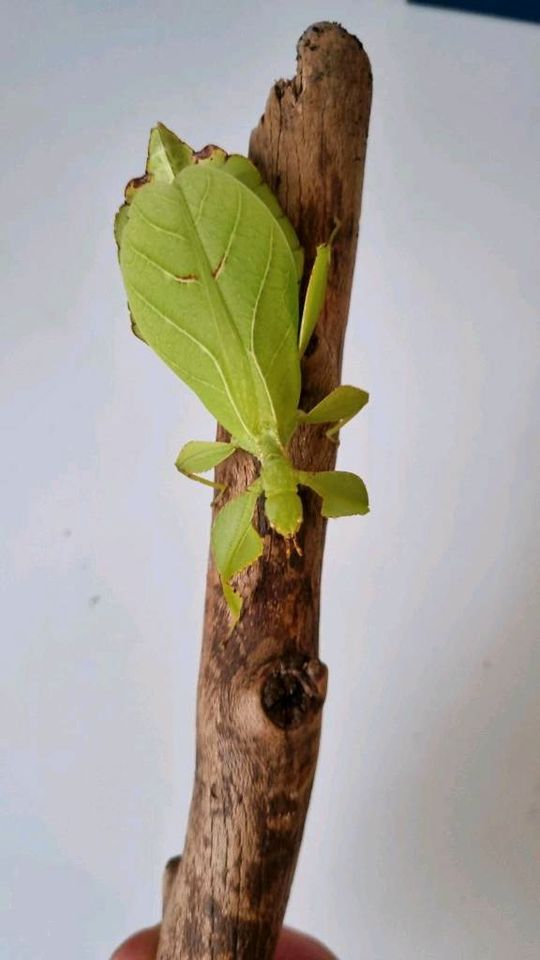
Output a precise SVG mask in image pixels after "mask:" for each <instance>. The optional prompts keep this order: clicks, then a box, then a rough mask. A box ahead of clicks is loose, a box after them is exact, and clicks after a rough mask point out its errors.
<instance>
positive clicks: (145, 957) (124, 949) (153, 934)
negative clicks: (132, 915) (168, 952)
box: [111, 924, 159, 960]
mask: <svg viewBox="0 0 540 960" xmlns="http://www.w3.org/2000/svg"><path fill="white" fill-rule="evenodd" d="M158 940H159V924H158V925H157V926H155V927H147V928H146V930H140V931H139V932H138V933H134V934H133V936H132V937H129V938H128V939H127V940H124V942H123V943H122V944H121V945H120V946H119V947H118V948H117V949H116V950H115V951H114V953H113V955H112V957H111V960H155V957H156V954H157V948H158Z"/></svg>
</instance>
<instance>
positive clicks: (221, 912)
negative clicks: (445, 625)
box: [158, 23, 371, 960]
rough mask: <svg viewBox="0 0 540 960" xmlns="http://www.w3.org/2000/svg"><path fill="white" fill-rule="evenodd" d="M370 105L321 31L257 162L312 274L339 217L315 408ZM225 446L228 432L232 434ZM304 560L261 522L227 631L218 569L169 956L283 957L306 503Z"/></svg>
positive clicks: (316, 530) (331, 353)
mask: <svg viewBox="0 0 540 960" xmlns="http://www.w3.org/2000/svg"><path fill="white" fill-rule="evenodd" d="M370 103H371V70H370V65H369V61H368V58H367V56H366V54H365V52H364V50H363V49H362V46H361V44H360V43H359V41H358V40H357V39H356V38H355V37H352V36H350V35H349V34H348V33H347V32H346V31H345V30H344V29H343V28H342V27H340V26H339V25H338V24H332V23H319V24H315V25H314V26H312V27H310V28H309V29H308V30H307V31H306V32H305V33H304V35H303V36H302V37H301V39H300V41H299V44H298V68H297V73H296V76H295V77H294V78H293V79H292V80H287V81H283V80H281V81H279V82H278V83H276V84H275V85H274V87H273V89H272V90H271V92H270V96H269V99H268V102H267V105H266V110H265V113H264V115H263V116H262V117H261V120H260V123H259V125H258V127H257V128H256V129H255V130H254V131H253V134H252V137H251V142H250V150H249V153H250V157H251V159H252V160H253V161H254V162H255V163H256V164H257V166H258V168H259V169H260V171H261V173H262V175H263V176H264V178H265V179H266V180H267V182H268V183H269V184H270V186H271V188H272V189H273V190H274V191H275V193H276V194H277V196H278V197H279V199H280V201H281V204H282V206H283V208H284V209H285V212H286V213H287V215H288V216H289V218H290V220H291V221H292V223H293V224H294V226H295V227H296V229H297V230H298V233H299V236H300V239H301V242H302V244H303V245H304V248H305V251H306V257H307V263H306V276H308V275H309V270H310V267H311V263H312V262H313V257H314V253H315V247H316V245H317V244H318V243H321V242H323V241H325V240H327V239H328V237H329V236H330V233H331V231H332V228H333V226H334V223H335V221H336V219H339V221H340V222H341V227H340V230H339V233H338V236H337V238H336V243H335V248H334V256H333V267H332V270H331V276H330V284H329V291H328V296H327V300H326V306H325V310H324V315H323V317H322V318H321V320H320V321H319V325H318V327H317V330H316V332H315V334H314V336H313V339H312V342H311V344H310V347H309V350H308V352H307V354H306V356H305V359H304V362H303V384H304V386H303V395H302V407H303V409H309V408H310V407H311V406H313V405H314V404H315V403H317V402H318V401H319V400H321V399H322V397H323V396H325V395H326V394H327V393H329V392H330V390H332V389H333V388H334V387H335V386H337V384H338V383H339V381H340V370H341V355H342V347H343V337H344V333H345V325H346V321H347V314H348V308H349V299H350V291H351V284H352V277H353V270H354V262H355V253H356V243H357V236H358V222H359V217H360V201H361V191H362V179H363V171H364V160H365V151H366V139H367V130H368V120H369V111H370ZM218 436H220V437H221V438H223V434H222V433H221V431H218ZM335 458H336V445H335V444H334V443H332V442H331V441H329V440H327V439H326V437H325V436H324V430H323V429H322V428H321V429H320V430H318V429H316V428H314V427H309V428H304V429H303V430H302V431H299V433H298V434H297V436H296V438H295V441H294V448H293V460H294V462H295V464H296V465H297V466H298V467H301V468H302V469H310V470H329V469H332V467H333V466H334V464H335ZM254 471H255V464H254V461H253V459H252V458H250V457H249V456H247V455H244V454H237V455H235V457H234V458H232V460H231V461H228V462H227V463H226V464H224V465H223V466H222V467H221V468H220V469H219V471H218V473H219V477H218V479H219V480H220V482H225V483H227V484H228V490H229V492H230V494H231V495H234V494H235V493H236V492H237V491H238V490H239V489H243V488H244V487H245V486H246V484H247V483H248V482H250V481H251V479H252V478H253V476H254ZM303 501H304V513H305V520H304V524H303V526H302V529H301V532H300V546H301V550H302V554H298V555H297V554H293V555H292V556H287V552H286V549H285V544H284V541H283V540H282V539H281V538H280V537H279V536H277V535H276V534H274V533H272V532H271V531H270V530H269V529H268V528H267V527H266V526H265V522H264V518H263V517H262V516H260V517H259V529H260V531H261V533H263V534H265V535H266V536H265V539H266V549H265V554H264V556H263V558H262V559H261V561H259V562H258V563H257V564H256V565H255V566H254V567H253V568H251V569H250V570H248V571H247V573H246V574H244V575H243V576H242V577H241V578H240V584H239V587H240V590H241V592H242V594H243V596H244V597H245V598H246V600H245V606H244V612H243V615H242V618H241V620H240V623H239V624H238V626H237V628H236V629H235V631H234V633H233V634H232V636H231V637H230V638H229V637H228V615H227V611H226V608H225V604H224V601H223V595H222V590H221V587H220V585H219V583H218V579H217V576H216V572H215V570H214V567H213V565H212V562H211V561H210V564H209V569H208V581H207V595H206V610H205V623H204V635H203V644H202V657H201V667H200V675H199V686H198V706H197V760H196V773H195V785H194V791H193V798H192V803H191V810H190V816H189V824H188V830H187V838H186V844H185V849H184V853H183V856H182V860H181V862H180V865H179V866H178V861H177V860H176V861H171V862H170V864H169V865H168V869H167V874H166V881H165V883H164V889H165V891H166V905H165V911H164V919H163V924H162V934H161V941H160V947H159V952H158V960H218V958H219V960H271V958H272V957H273V956H274V951H275V945H276V941H277V937H278V935H279V931H280V928H281V924H282V920H283V915H284V912H285V907H286V904H287V899H288V896H289V890H290V885H291V881H292V877H293V873H294V869H295V865H296V860H297V856H298V850H299V847H300V842H301V838H302V832H303V828H304V820H305V816H306V813H307V808H308V803H309V797H310V793H311V787H312V783H313V777H314V773H315V766H316V761H317V754H318V747H319V734H320V723H321V707H322V705H323V702H324V697H325V692H326V667H325V666H324V665H323V664H322V663H321V662H320V660H319V659H318V622H319V596H320V582H321V564H322V556H323V547H324V535H325V522H324V521H323V519H322V518H321V515H320V501H317V498H316V497H315V496H314V495H313V494H309V492H307V491H306V492H305V493H304V494H303Z"/></svg>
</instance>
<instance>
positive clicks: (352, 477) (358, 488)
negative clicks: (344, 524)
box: [298, 470, 369, 517]
mask: <svg viewBox="0 0 540 960" xmlns="http://www.w3.org/2000/svg"><path fill="white" fill-rule="evenodd" d="M298 482H299V483H301V484H303V485H304V486H305V487H310V488H311V490H314V491H315V493H318V494H319V496H320V497H322V507H321V513H322V515H323V517H351V516H353V515H354V514H365V513H369V499H368V492H367V490H366V486H365V484H364V481H363V480H361V479H360V477H357V476H356V474H355V473H348V472H346V471H345V470H321V471H320V472H319V473H308V472H305V471H299V472H298Z"/></svg>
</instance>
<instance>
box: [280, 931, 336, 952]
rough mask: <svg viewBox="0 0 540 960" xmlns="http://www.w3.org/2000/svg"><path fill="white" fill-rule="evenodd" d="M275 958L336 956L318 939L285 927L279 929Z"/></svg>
mask: <svg viewBox="0 0 540 960" xmlns="http://www.w3.org/2000/svg"><path fill="white" fill-rule="evenodd" d="M275 960H337V958H336V956H335V954H334V953H331V952H330V950H328V948H327V947H325V946H324V944H322V943H321V942H320V941H319V940H314V939H313V937H308V936H307V934H305V933H299V932H298V931H297V930H289V929H288V928H286V927H285V928H284V929H283V930H282V931H281V936H280V938H279V943H278V945H277V950H276V955H275Z"/></svg>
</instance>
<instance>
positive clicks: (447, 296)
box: [0, 0, 540, 960]
mask: <svg viewBox="0 0 540 960" xmlns="http://www.w3.org/2000/svg"><path fill="white" fill-rule="evenodd" d="M328 17H332V18H334V19H339V20H341V22H343V23H344V25H345V26H347V27H348V28H349V29H350V30H351V31H353V32H355V33H357V34H358V36H359V37H360V38H361V39H362V41H363V42H364V44H365V46H366V48H367V50H368V52H369V54H370V57H371V59H372V64H373V70H374V75H375V95H374V103H373V114H372V125H371V132H370V141H369V150H368V164H367V170H366V184H365V193H364V208H363V217H362V229H361V239H360V248H359V260H358V268H357V273H356V281H355V289H354V296H353V301H352V307H351V315H350V327H349V333H348V337H347V343H346V357H345V371H344V374H345V380H346V381H347V382H352V383H357V384H359V385H361V386H364V387H366V388H368V389H369V390H370V392H371V395H372V403H370V405H369V407H368V408H367V410H366V411H365V412H363V413H362V415H361V417H359V418H358V420H357V421H355V422H354V424H351V425H350V426H349V427H348V428H347V430H346V432H345V433H344V436H343V442H342V446H341V449H340V463H341V466H342V467H344V468H345V467H346V468H349V469H355V470H358V471H359V472H360V473H361V474H362V475H363V476H364V477H365V479H366V481H367V483H368V487H369V489H370V492H371V497H372V504H373V510H372V513H371V515H370V516H369V517H368V518H365V519H353V520H342V521H334V522H333V523H332V524H331V527H330V530H329V538H328V549H327V554H326V561H325V576H324V596H323V616H322V655H323V658H324V659H325V660H326V661H327V663H328V665H329V668H330V676H331V681H330V689H329V699H328V704H327V707H326V713H325V728H324V737H323V743H322V751H321V758H320V764H319V769H318V775H317V781H316V787H315V791H314V796H313V803H312V806H311V810H310V814H309V819H308V825H307V830H306V836H305V844H304V847H303V851H302V855H301V860H300V865H299V869H298V873H297V877H296V881H295V886H294V892H293V896H292V899H291V903H290V908H289V914H288V919H289V922H291V923H293V924H295V925H297V926H299V927H302V928H304V929H307V930H310V931H311V932H312V933H314V934H317V935H318V936H319V937H321V938H322V939H324V940H326V941H327V942H328V943H329V945H330V946H332V947H333V948H334V950H335V951H336V953H337V954H338V955H339V957H340V958H341V960H364V958H365V960H456V958H458V957H459V958H463V960H533V958H534V960H536V958H537V957H538V956H539V955H540V905H539V900H540V857H539V854H540V698H539V680H540V657H539V647H538V643H537V636H536V627H535V620H536V622H537V620H538V602H537V595H536V590H535V587H536V583H537V580H536V572H535V565H536V563H537V550H536V546H537V542H538V532H539V531H538V520H537V515H538V502H537V497H536V493H537V487H538V469H539V465H540V464H539V459H540V458H539V447H538V426H539V422H538V421H539V418H538V392H537V387H538V369H539V367H538V357H539V346H540V344H539V339H540V338H539V335H538V305H539V299H540V298H539V271H538V256H537V253H538V240H539V236H538V231H537V216H538V200H539V195H538V182H539V177H538V171H539V160H540V143H539V130H540V125H539V116H538V70H539V66H540V33H539V31H538V29H537V28H535V27H534V26H531V25H526V24H516V23H512V22H509V21H502V20H493V19H490V18H488V17H471V16H467V15H462V14H458V13H446V12H442V11H429V10H427V9H425V8H422V7H411V6H408V5H406V4H405V3H404V2H401V0H386V2H381V0H349V2H341V3H338V2H336V3H332V2H330V0H327V2H326V3H319V2H308V0H295V2H294V3H292V2H289V0H287V2H285V0H277V2H275V0H274V2H272V3H268V4H264V5H262V6H261V7H258V6H257V5H256V4H253V3H249V2H247V0H245V2H241V0H238V2H236V3H233V2H225V3H224V4H211V3H208V2H207V0H199V2H197V3H191V2H190V3H188V2H185V0H180V2H178V0H176V2H164V0H161V2H157V3H150V2H132V3H127V2H122V0H119V2H108V3H105V2H101V3H99V2H97V3H94V2H87V3H85V2H67V0H64V2H52V0H49V2H46V3H42V4H38V3H37V2H27V0H18V2H17V3H16V4H14V5H13V6H12V7H10V9H9V13H7V17H6V15H4V18H3V21H2V32H3V43H4V45H5V48H6V49H5V53H4V55H3V58H2V62H3V67H2V69H3V72H4V75H5V77H4V91H5V103H4V109H5V114H6V115H5V125H4V134H3V151H2V152H3V160H2V174H1V177H0V187H1V190H2V194H3V199H2V205H1V211H2V226H3V227H5V231H4V240H3V244H4V252H3V255H2V260H1V263H2V271H3V279H2V299H1V303H2V308H3V319H2V357H1V363H2V371H1V377H0V392H1V394H2V406H1V417H2V427H3V431H2V453H3V456H2V461H3V467H2V486H3V491H2V497H1V509H2V513H3V524H2V530H3V533H2V550H3V551H5V559H3V561H2V622H3V627H2V669H1V674H2V679H3V681H4V690H3V693H2V699H1V709H2V712H3V713H5V717H3V718H2V730H3V733H4V734H7V751H5V754H4V755H5V756H7V765H6V768H5V769H6V776H5V802H4V813H3V815H2V831H3V835H2V859H3V864H2V870H1V873H2V884H3V885H5V892H2V894H1V902H2V904H3V905H4V907H7V911H6V916H5V918H4V919H3V920H2V934H1V937H2V946H1V948H0V951H1V957H2V960H68V958H77V960H93V958H99V960H101V958H107V957H108V956H109V954H110V952H111V950H112V948H113V947H114V945H115V944H116V943H117V942H118V941H119V940H121V939H122V938H123V937H124V936H125V935H127V934H128V933H129V932H131V931H132V930H133V929H135V928H137V927H138V926H140V925H143V924H145V923H148V922H152V921H154V920H155V918H157V916H158V911H159V884H160V877H161V871H162V867H163V864H164V862H165V860H166V859H167V857H168V856H170V855H171V854H173V853H175V852H177V851H178V850H179V849H180V847H181V844H182V838H183V833H184V827H185V820H186V815H187V808H188V803H189V797H190V791H191V782H192V767H193V738H194V697H195V682H196V672H197V659H198V648H199V637H200V631H201V620H202V604H203V585H204V573H205V566H206V554H207V542H208V523H209V510H208V504H209V495H208V492H207V491H205V490H204V489H203V488H202V487H199V486H197V485H195V484H190V483H189V482H188V481H187V480H184V479H182V478H181V477H179V476H178V475H177V474H176V472H175V470H174V467H173V461H174V458H175V455H176V453H177V451H178V449H179V447H180V446H181V444H182V443H183V442H184V441H186V440H188V439H190V438H209V439H210V438H211V437H212V436H213V431H214V426H213V423H212V422H211V420H210V419H209V417H208V416H207V415H206V414H205V412H204V410H203V408H202V407H201V406H200V404H199V402H198V401H197V400H196V398H194V397H192V396H191V395H190V394H189V392H188V390H187V389H186V388H184V387H183V385H182V384H181V383H180V382H179V381H177V380H175V378H174V376H173V375H172V374H171V373H170V372H169V371H168V370H167V368H166V367H165V366H164V365H163V364H162V363H161V362H160V361H158V360H157V358H155V357H154V356H153V355H152V354H151V353H150V351H149V350H148V349H146V348H145V347H144V345H143V344H141V343H140V342H139V341H137V340H136V339H135V338H134V337H132V336H131V334H130V330H129V323H128V320H127V314H126V309H125V305H124V294H123V291H122V288H121V283H120V278H119V273H118V270H117V265H116V258H115V251H114V247H113V242H112V234H111V229H112V227H111V224H112V218H113V214H114V211H115V208H116V207H117V205H118V204H119V201H120V199H121V195H122V188H123V185H124V183H125V181H126V180H127V179H128V177H130V176H132V175H135V174H139V173H141V172H142V169H143V165H144V155H145V148H146V137H147V132H148V129H149V127H150V126H151V124H152V123H154V122H155V121H156V120H158V119H160V120H163V121H164V122H166V123H167V124H169V125H170V126H171V127H172V128H173V129H175V130H176V131H177V132H178V133H179V134H180V135H181V136H182V137H184V138H185V139H186V140H188V141H189V142H190V143H192V144H193V145H194V146H196V147H198V148H199V147H202V146H203V145H204V144H206V143H207V142H209V141H210V142H215V143H218V144H222V145H223V146H224V147H226V148H228V149H230V150H238V151H245V149H246V147H247V141H248V136H249V132H250V130H251V128H252V126H253V125H254V124H255V123H256V122H257V120H258V118H259V115H260V113H261V111H262V108H263V106H264V102H265V99H266V95H267V92H268V90H269V87H270V85H271V83H272V81H273V80H274V79H276V78H278V77H279V76H290V75H291V74H292V73H293V72H294V45H295V42H296V39H297V37H298V36H299V35H300V33H301V32H302V30H303V29H304V28H305V27H306V26H307V25H308V24H309V23H311V22H313V21H314V20H318V19H324V18H328ZM535 608H536V609H535Z"/></svg>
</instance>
